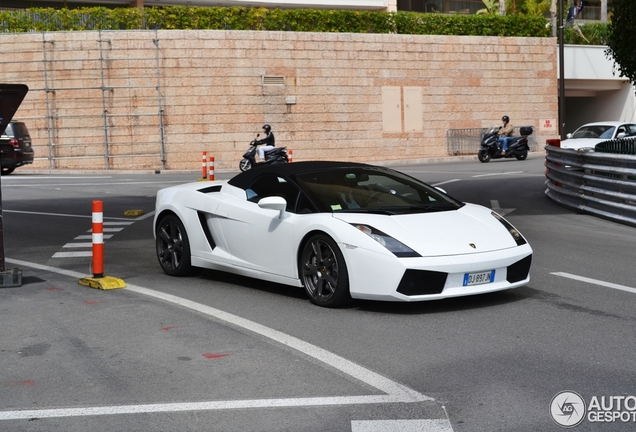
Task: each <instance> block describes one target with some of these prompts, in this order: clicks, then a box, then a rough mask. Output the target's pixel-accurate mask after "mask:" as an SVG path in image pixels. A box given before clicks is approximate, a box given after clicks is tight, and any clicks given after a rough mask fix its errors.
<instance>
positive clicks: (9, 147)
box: [0, 121, 33, 175]
mask: <svg viewBox="0 0 636 432" xmlns="http://www.w3.org/2000/svg"><path fill="white" fill-rule="evenodd" d="M0 163H1V164H2V175H7V174H11V173H12V172H13V171H14V170H15V169H16V168H17V167H19V166H22V165H26V164H31V163H33V147H31V135H29V130H28V129H27V127H26V125H25V124H24V123H22V122H19V121H12V122H10V123H9V125H8V126H7V128H6V130H5V131H4V133H3V134H2V135H1V136H0Z"/></svg>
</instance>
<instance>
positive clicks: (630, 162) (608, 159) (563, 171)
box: [545, 145, 636, 227]
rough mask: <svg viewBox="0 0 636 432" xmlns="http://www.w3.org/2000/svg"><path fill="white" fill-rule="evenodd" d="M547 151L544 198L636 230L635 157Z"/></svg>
mask: <svg viewBox="0 0 636 432" xmlns="http://www.w3.org/2000/svg"><path fill="white" fill-rule="evenodd" d="M545 150H546V162H545V166H546V174H545V175H546V181H545V185H546V186H547V188H546V190H545V194H546V195H547V196H548V197H549V198H550V199H552V200H553V201H555V202H557V203H559V204H561V205H563V206H565V207H568V208H571V209H573V210H576V211H579V212H582V213H588V214H592V215H595V216H599V217H602V218H605V219H610V220H613V221H615V222H619V223H623V224H626V225H631V226H635V227H636V155H615V154H607V153H598V152H595V151H577V150H572V149H562V148H559V147H554V146H551V145H547V146H545Z"/></svg>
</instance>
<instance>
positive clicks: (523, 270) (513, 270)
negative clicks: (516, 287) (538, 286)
mask: <svg viewBox="0 0 636 432" xmlns="http://www.w3.org/2000/svg"><path fill="white" fill-rule="evenodd" d="M530 264H532V255H528V256H527V257H525V258H523V259H522V260H519V261H517V262H516V263H514V264H513V265H511V266H508V275H507V276H506V279H507V280H508V282H510V283H515V282H519V281H522V280H524V279H526V278H527V277H528V273H530Z"/></svg>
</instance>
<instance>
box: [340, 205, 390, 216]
mask: <svg viewBox="0 0 636 432" xmlns="http://www.w3.org/2000/svg"><path fill="white" fill-rule="evenodd" d="M400 209H402V207H396V208H395V209H393V208H384V207H380V208H366V209H365V208H358V209H342V210H338V211H335V212H334V213H371V214H381V215H394V214H397V213H396V212H395V210H400Z"/></svg>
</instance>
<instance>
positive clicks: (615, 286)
mask: <svg viewBox="0 0 636 432" xmlns="http://www.w3.org/2000/svg"><path fill="white" fill-rule="evenodd" d="M550 274H553V275H555V276H561V277H564V278H568V279H574V280H577V281H580V282H586V283H589V284H594V285H600V286H604V287H607V288H613V289H617V290H620V291H626V292H629V293H632V294H636V288H632V287H628V286H625V285H618V284H615V283H611V282H604V281H601V280H598V279H590V278H586V277H584V276H577V275H573V274H570V273H563V272H553V273H550Z"/></svg>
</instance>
